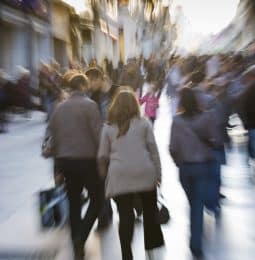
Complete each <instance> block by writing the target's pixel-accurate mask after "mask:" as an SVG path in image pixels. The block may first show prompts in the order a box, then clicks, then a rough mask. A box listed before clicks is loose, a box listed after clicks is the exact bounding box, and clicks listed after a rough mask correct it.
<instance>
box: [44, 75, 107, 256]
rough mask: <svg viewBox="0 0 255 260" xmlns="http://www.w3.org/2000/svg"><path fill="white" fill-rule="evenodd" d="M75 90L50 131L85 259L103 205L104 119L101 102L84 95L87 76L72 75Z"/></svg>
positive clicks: (77, 243) (58, 110)
mask: <svg viewBox="0 0 255 260" xmlns="http://www.w3.org/2000/svg"><path fill="white" fill-rule="evenodd" d="M70 87H71V89H72V94H71V96H70V98H69V99H68V100H67V101H65V102H63V103H62V104H60V105H58V106H57V107H56V109H55V111H54V113H53V114H52V117H51V118H50V121H49V125H48V133H49V134H50V135H51V136H52V138H53V140H54V154H53V156H54V158H55V159H56V160H57V164H58V167H59V169H60V171H61V172H62V173H63V174H64V177H65V184H66V189H67V195H68V198H69V203H70V224H71V233H72V240H73V244H74V249H75V254H76V258H75V259H83V258H82V255H83V253H84V252H83V250H84V243H85V242H86V240H87V238H88V236H89V233H90V231H91V229H92V227H93V225H94V222H95V220H96V218H97V217H98V215H99V212H100V210H101V207H102V201H103V187H102V183H101V181H100V179H99V174H98V172H97V160H96V157H97V150H98V145H99V139H100V132H101V127H102V121H101V118H100V113H99V110H98V106H97V105H96V103H95V102H94V101H92V100H91V99H90V98H88V97H86V96H85V95H84V91H83V89H84V88H85V89H87V87H88V79H87V78H86V77H85V76H84V75H82V74H76V75H74V76H73V77H72V78H71V79H70ZM83 188H86V189H87V191H88V196H89V206H88V209H87V212H86V215H85V217H84V218H83V219H81V207H82V202H81V197H82V196H81V194H82V191H83Z"/></svg>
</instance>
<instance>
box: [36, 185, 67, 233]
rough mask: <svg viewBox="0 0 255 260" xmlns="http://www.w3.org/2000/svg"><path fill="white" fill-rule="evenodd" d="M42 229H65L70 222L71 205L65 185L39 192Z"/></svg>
mask: <svg viewBox="0 0 255 260" xmlns="http://www.w3.org/2000/svg"><path fill="white" fill-rule="evenodd" d="M39 214H40V220H41V227H42V228H43V229H45V228H57V227H60V228H61V227H63V226H64V225H65V224H67V223H68V220H69V203H68V198H67V194H66V191H65V187H64V185H61V186H57V187H55V188H52V189H48V190H44V191H40V192H39Z"/></svg>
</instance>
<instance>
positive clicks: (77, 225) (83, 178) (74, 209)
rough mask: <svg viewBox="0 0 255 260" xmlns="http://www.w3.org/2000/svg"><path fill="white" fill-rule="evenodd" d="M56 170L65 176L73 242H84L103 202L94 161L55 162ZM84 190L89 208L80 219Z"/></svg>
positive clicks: (101, 189) (65, 160) (69, 160)
mask: <svg viewBox="0 0 255 260" xmlns="http://www.w3.org/2000/svg"><path fill="white" fill-rule="evenodd" d="M57 164H58V168H59V169H60V170H61V172H62V173H63V174H64V176H65V183H66V189H67V195H68V198H69V203H70V225H71V233H72V239H73V241H76V240H78V241H83V242H86V240H87V238H88V236H89V233H90V231H91V229H92V227H93V225H94V222H95V220H96V218H97V217H98V215H99V212H100V209H101V205H102V201H103V195H104V194H103V187H102V182H101V181H100V178H99V175H98V171H97V162H96V160H71V159H59V160H57ZM84 187H85V188H86V189H87V191H88V195H89V207H88V209H87V212H86V215H85V217H84V218H83V219H82V218H81V207H82V202H81V193H82V190H83V188H84Z"/></svg>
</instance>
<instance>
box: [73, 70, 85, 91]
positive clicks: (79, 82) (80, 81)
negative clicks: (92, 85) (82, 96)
mask: <svg viewBox="0 0 255 260" xmlns="http://www.w3.org/2000/svg"><path fill="white" fill-rule="evenodd" d="M69 86H70V88H71V89H73V90H82V87H85V88H87V87H88V78H87V77H86V76H85V75H83V74H76V75H74V76H73V77H72V78H71V80H70V83H69Z"/></svg>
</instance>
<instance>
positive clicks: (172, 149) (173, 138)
mask: <svg viewBox="0 0 255 260" xmlns="http://www.w3.org/2000/svg"><path fill="white" fill-rule="evenodd" d="M177 133H178V126H177V124H176V121H175V119H174V120H173V123H172V127H171V135H170V142H169V153H170V155H171V157H172V158H173V160H174V162H175V164H176V165H178V158H177V151H178V145H179V144H178V135H177Z"/></svg>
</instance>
